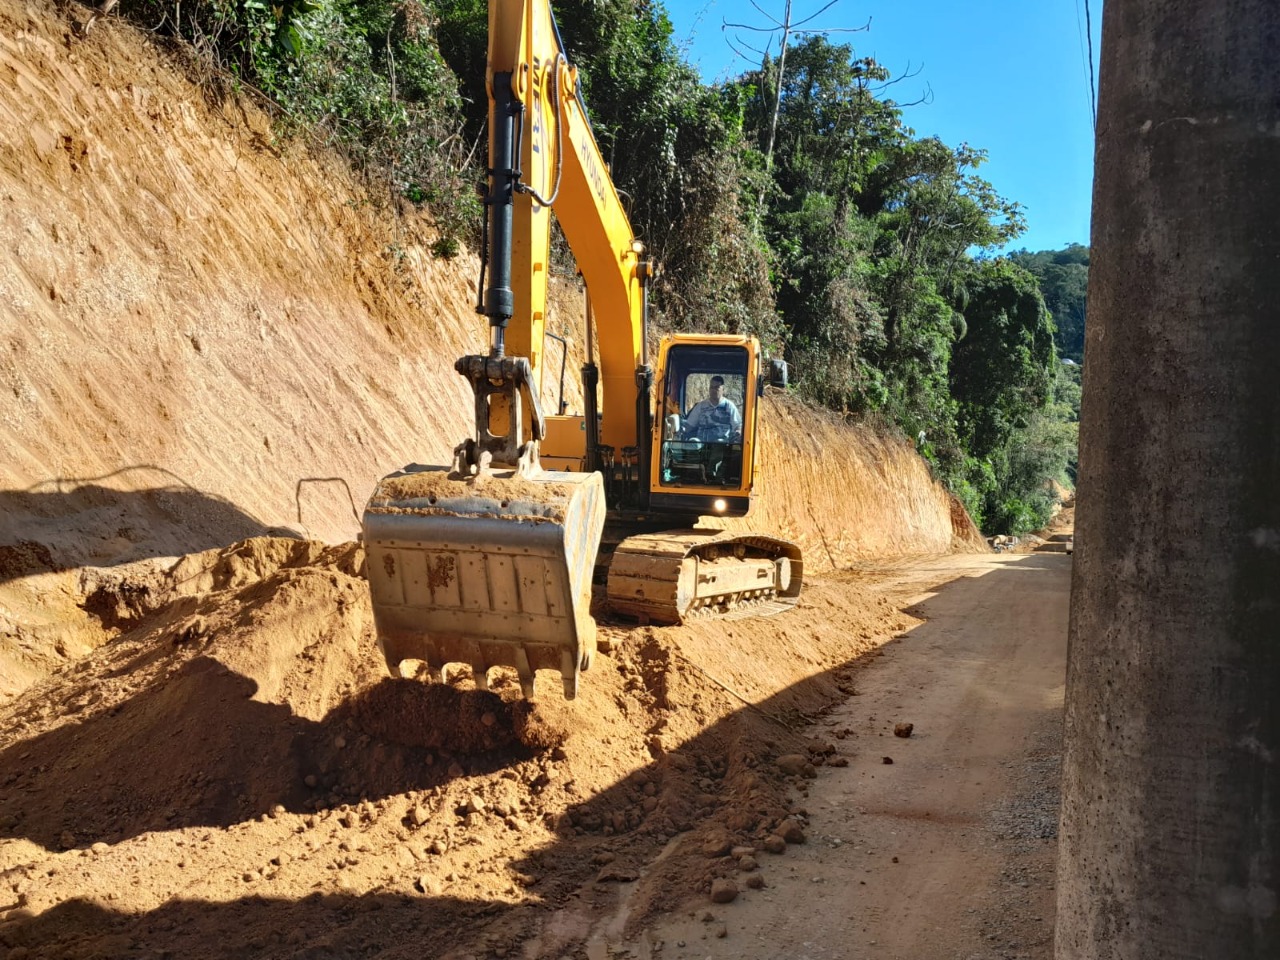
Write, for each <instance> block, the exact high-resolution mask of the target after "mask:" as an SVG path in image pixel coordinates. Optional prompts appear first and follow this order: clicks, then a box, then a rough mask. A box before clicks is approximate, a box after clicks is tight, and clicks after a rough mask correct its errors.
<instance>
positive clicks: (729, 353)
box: [659, 345, 748, 489]
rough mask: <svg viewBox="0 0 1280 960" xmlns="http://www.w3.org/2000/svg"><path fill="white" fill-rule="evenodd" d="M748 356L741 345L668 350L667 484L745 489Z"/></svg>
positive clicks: (663, 474)
mask: <svg viewBox="0 0 1280 960" xmlns="http://www.w3.org/2000/svg"><path fill="white" fill-rule="evenodd" d="M747 360H748V357H747V351H746V349H745V348H742V347H733V346H730V347H706V346H696V345H688V346H684V345H681V346H676V347H672V348H671V350H669V351H668V353H667V370H666V377H665V379H664V382H663V390H662V402H663V409H662V425H661V429H662V459H661V464H660V473H659V482H660V483H661V484H662V485H663V486H699V487H702V486H722V487H726V488H735V489H736V488H739V487H741V485H742V431H743V426H744V421H743V416H744V411H745V409H746V399H747V394H746V391H747Z"/></svg>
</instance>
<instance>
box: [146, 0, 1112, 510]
mask: <svg viewBox="0 0 1280 960" xmlns="http://www.w3.org/2000/svg"><path fill="white" fill-rule="evenodd" d="M131 4H132V6H131ZM122 6H123V7H124V9H125V11H126V12H131V13H132V14H133V15H134V16H135V17H136V18H137V19H138V20H139V21H140V22H145V23H147V24H148V25H149V26H152V27H153V28H154V27H156V25H157V24H158V25H159V29H160V30H161V31H163V32H167V33H168V34H170V35H174V36H177V37H180V38H182V39H184V40H186V41H188V42H190V43H191V44H192V46H193V47H194V48H195V49H196V50H197V51H198V52H200V53H202V54H203V57H204V60H205V62H208V63H211V64H213V65H215V66H216V67H218V68H219V69H220V70H221V71H222V73H221V75H222V76H230V77H231V78H233V82H238V83H243V84H248V85H252V86H253V87H255V88H256V89H258V90H259V91H261V92H262V93H264V94H265V95H266V96H267V97H269V98H270V99H271V100H273V101H274V102H275V103H276V104H278V105H279V107H280V109H281V114H282V120H283V126H284V128H286V129H288V128H292V129H295V130H305V131H307V132H308V133H309V134H311V135H313V136H320V137H322V138H323V139H325V140H326V141H327V142H328V143H330V144H332V145H334V146H337V147H339V148H340V149H342V150H344V151H345V152H347V153H348V155H350V156H351V157H352V159H353V160H354V161H355V162H356V163H357V166H358V167H359V168H361V169H363V170H364V171H365V172H366V174H367V175H368V176H369V177H370V180H371V182H373V183H375V184H376V185H378V186H379V188H385V189H386V190H387V191H389V192H390V193H391V194H394V195H396V196H399V197H405V198H408V199H410V200H412V201H414V202H418V203H422V204H425V205H427V207H428V208H429V209H430V210H431V212H432V213H433V215H434V216H435V218H436V220H437V223H438V224H439V226H440V229H441V240H440V242H439V244H438V252H439V253H441V254H442V255H449V254H450V253H452V252H453V251H455V250H456V249H457V248H458V246H459V245H460V244H462V243H474V241H475V238H476V230H477V228H478V225H479V222H480V213H479V210H478V206H477V201H476V195H477V193H476V185H477V184H478V183H481V182H482V181H483V166H484V161H485V157H484V124H485V113H486V109H487V106H486V98H485V93H484V57H485V47H486V39H485V34H486V29H487V3H486V0H284V2H283V3H281V4H276V3H275V2H274V0H273V3H271V4H267V3H266V2H264V0H212V2H210V3H206V4H191V5H181V4H178V3H176V2H173V3H171V0H124V3H123V4H122ZM554 7H555V10H556V13H557V18H558V20H559V22H560V23H561V25H562V27H563V32H564V34H565V37H564V39H565V43H566V45H567V47H568V53H569V56H570V59H571V60H572V61H573V62H575V63H576V64H578V66H579V67H580V68H581V71H582V80H583V86H584V94H585V97H586V100H587V103H588V104H589V106H590V109H591V114H592V120H593V124H594V126H595V129H596V132H597V137H598V139H599V141H600V145H601V148H602V150H603V152H604V155H605V157H606V159H607V160H608V161H609V162H610V164H611V167H612V173H613V177H614V179H615V180H616V181H617V183H618V185H619V187H620V188H621V189H622V190H623V191H624V192H625V194H626V196H627V197H628V198H630V202H631V210H630V212H631V216H632V220H633V223H634V225H635V227H636V230H637V233H638V234H639V235H640V236H641V237H642V238H643V239H644V240H645V242H646V243H647V244H648V246H649V248H650V250H651V251H652V252H653V253H654V254H655V255H656V257H657V258H658V259H659V260H661V261H662V262H663V263H664V266H665V272H664V275H663V279H662V281H661V283H660V286H659V289H657V290H656V291H655V297H654V301H655V316H656V320H657V322H658V323H659V324H661V325H663V326H665V327H667V328H669V329H681V328H683V329H697V330H704V331H706V330H709V331H739V332H751V333H754V334H756V335H757V336H759V337H760V338H761V339H762V340H763V341H765V342H766V343H767V344H769V345H770V346H771V348H772V349H773V350H775V351H776V352H785V354H786V356H787V358H788V359H789V360H790V362H791V364H792V368H793V377H794V382H795V383H796V384H797V387H798V388H799V389H800V390H801V391H802V392H803V393H804V394H805V395H806V396H807V397H808V398H810V399H811V400H813V401H814V402H817V403H820V404H823V405H825V406H827V407H830V408H832V409H835V410H839V411H843V412H845V413H847V414H849V415H851V416H862V417H870V418H877V419H879V420H882V421H886V422H891V423H893V424H896V425H897V426H898V427H900V428H901V429H902V430H903V431H904V432H905V433H906V434H907V435H908V436H909V437H911V438H913V440H914V441H915V442H916V443H917V445H918V448H919V449H920V451H921V453H922V454H923V455H924V456H925V457H926V458H927V459H928V460H929V462H930V463H932V464H933V466H934V467H935V469H936V470H937V472H938V474H939V476H940V477H941V478H942V479H943V480H944V481H945V482H946V483H947V484H948V486H949V487H950V488H951V489H952V490H954V491H955V492H956V493H957V495H958V496H959V497H960V498H961V499H962V500H963V501H964V503H965V505H966V506H967V507H968V508H969V510H970V511H971V513H972V514H973V516H974V518H975V520H977V521H978V522H979V524H980V525H981V526H982V527H983V529H984V530H986V531H987V532H989V533H1008V532H1013V533H1017V532H1022V531H1025V530H1029V529H1033V528H1035V527H1036V526H1038V525H1040V524H1041V523H1042V522H1043V521H1044V520H1045V519H1046V518H1047V516H1048V512H1049V510H1050V508H1051V505H1052V504H1051V500H1052V497H1051V494H1050V492H1049V481H1050V480H1051V479H1056V480H1059V481H1062V482H1066V483H1069V482H1070V470H1069V467H1070V465H1071V462H1072V461H1073V459H1074V451H1075V445H1076V441H1075V424H1074V419H1075V410H1077V409H1078V397H1079V384H1078V376H1076V375H1077V374H1078V367H1076V368H1072V367H1065V368H1064V367H1063V366H1062V365H1061V364H1060V362H1059V351H1062V352H1063V353H1065V354H1067V355H1069V356H1073V357H1074V358H1075V359H1077V360H1079V359H1081V354H1082V350H1083V345H1082V328H1083V309H1084V302H1083V279H1082V278H1083V276H1084V271H1087V264H1088V254H1087V250H1085V249H1084V248H1079V247H1073V248H1069V249H1068V250H1067V251H1064V252H1063V253H1062V254H1050V253H1037V254H1031V253H1026V252H1025V251H1024V252H1022V253H1019V254H1017V255H1015V256H1013V257H1010V258H999V257H997V256H996V255H995V251H997V250H999V249H1000V248H1002V247H1003V246H1005V245H1007V244H1008V243H1009V242H1010V241H1012V240H1014V239H1015V238H1016V237H1017V236H1018V235H1019V234H1020V233H1021V231H1022V228H1023V219H1022V214H1021V211H1020V209H1019V207H1018V205H1017V204H1016V203H1012V202H1010V201H1008V200H1006V199H1004V198H1002V197H1000V196H999V195H998V194H997V193H996V192H995V190H994V189H993V188H992V187H991V185H990V184H989V183H988V182H986V181H985V180H983V179H982V177H981V176H980V175H979V173H978V171H979V170H980V168H981V166H982V164H983V162H984V160H985V155H984V154H983V152H982V151H981V150H977V149H974V148H972V147H969V146H967V145H961V146H959V147H951V146H948V145H946V144H944V143H942V142H940V141H939V140H937V139H934V138H920V137H917V136H916V135H915V134H914V132H913V131H912V130H911V129H910V128H909V127H908V126H907V125H906V123H905V122H904V119H903V113H902V108H901V107H900V106H899V105H898V104H896V103H895V101H894V100H893V99H892V98H891V97H890V96H889V93H890V92H891V89H892V86H891V85H892V82H893V78H891V77H890V75H889V72H888V71H887V70H886V69H885V68H884V67H882V66H881V65H880V64H878V63H876V62H875V61H874V60H872V59H869V58H866V57H862V56H859V55H858V54H857V52H856V51H855V50H854V49H853V48H852V47H850V46H847V45H841V44H836V43H832V42H831V41H830V40H829V39H828V38H826V37H823V36H821V35H808V36H805V37H803V38H802V39H800V40H799V41H798V42H794V43H793V45H792V46H791V47H790V48H789V49H788V51H787V57H786V62H785V71H783V72H782V73H781V75H779V74H780V71H779V64H778V62H777V61H776V60H774V59H772V58H769V57H765V58H764V59H763V62H762V63H761V65H760V66H759V68H758V69H753V70H749V71H747V72H745V73H743V74H742V75H741V76H738V77H736V78H734V79H732V80H730V81H728V82H725V83H721V84H716V85H707V84H704V83H702V82H701V80H700V79H699V77H698V75H697V73H696V72H695V71H694V70H693V68H692V67H690V66H689V65H688V64H687V63H686V62H685V60H684V59H683V57H682V56H681V54H680V52H679V51H678V50H677V48H676V46H675V45H674V43H673V41H672V37H671V25H670V22H669V21H668V19H667V17H666V14H665V12H664V10H663V8H662V7H661V5H659V4H654V3H651V2H647V0H556V2H555V3H554ZM1042 291H1044V292H1045V293H1048V294H1049V295H1050V296H1051V297H1053V298H1054V299H1053V301H1052V302H1053V304H1054V308H1055V309H1056V310H1057V311H1059V317H1060V322H1061V324H1062V330H1063V331H1064V332H1065V333H1066V334H1067V336H1066V338H1065V340H1060V341H1059V342H1058V343H1057V344H1055V325H1054V320H1053V318H1052V316H1051V314H1050V309H1049V308H1048V307H1047V306H1046V301H1045V295H1044V294H1042Z"/></svg>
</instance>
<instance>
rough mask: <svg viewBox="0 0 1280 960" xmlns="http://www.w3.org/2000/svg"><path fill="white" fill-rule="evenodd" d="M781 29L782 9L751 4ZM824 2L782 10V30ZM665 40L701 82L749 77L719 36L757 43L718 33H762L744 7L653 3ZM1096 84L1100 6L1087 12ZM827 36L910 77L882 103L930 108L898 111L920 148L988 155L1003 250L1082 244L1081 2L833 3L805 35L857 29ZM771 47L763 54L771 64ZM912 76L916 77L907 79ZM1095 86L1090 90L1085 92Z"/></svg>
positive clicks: (1085, 206)
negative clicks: (1012, 225)
mask: <svg viewBox="0 0 1280 960" xmlns="http://www.w3.org/2000/svg"><path fill="white" fill-rule="evenodd" d="M756 2H757V3H758V4H759V6H760V8H761V9H763V10H765V11H768V12H769V13H770V14H772V15H774V16H775V17H776V18H778V19H781V17H782V10H783V6H784V0H756ZM825 2H826V0H793V4H792V20H793V21H796V20H801V19H804V18H805V17H808V16H809V15H811V14H813V13H815V12H816V11H818V10H819V9H821V8H822V6H823V5H824V3H825ZM665 5H666V8H667V11H668V13H669V14H670V16H671V21H672V24H673V25H674V26H675V34H674V38H675V40H676V43H677V44H678V45H680V46H681V47H682V48H683V49H684V50H685V54H686V56H687V57H688V59H689V61H690V62H691V63H693V64H695V65H696V66H697V67H698V69H699V70H700V71H701V72H702V76H703V79H704V80H706V81H707V82H712V81H715V80H719V79H724V78H726V77H730V76H735V75H737V74H738V73H741V72H743V71H745V70H748V69H751V68H753V67H754V66H755V63H754V62H748V61H747V60H744V59H742V58H740V57H738V56H736V55H735V54H734V52H733V50H732V49H731V48H730V46H729V44H728V42H727V41H726V36H728V35H729V34H730V33H732V34H734V35H736V36H737V37H739V38H741V39H742V40H745V41H746V42H748V43H751V44H752V45H754V46H756V47H757V48H759V47H761V46H762V45H763V43H764V42H766V40H767V37H765V35H764V34H760V33H754V32H751V31H746V30H732V31H722V29H721V24H722V22H724V21H726V20H727V21H729V22H738V23H748V24H751V25H754V26H764V25H766V24H767V23H768V21H767V20H766V18H765V17H764V16H763V15H762V14H761V13H759V12H758V11H757V10H756V9H754V8H753V7H752V5H751V2H750V0H665ZM1089 13H1090V19H1091V21H1092V24H1093V34H1094V37H1093V55H1094V71H1095V77H1096V71H1097V57H1098V51H1099V38H1100V36H1101V26H1102V0H1089ZM868 19H870V21H871V27H870V29H869V30H866V31H863V32H858V33H836V32H832V33H831V34H830V35H829V36H830V39H831V40H832V41H833V42H837V43H851V44H853V47H854V50H855V52H856V53H857V54H858V55H859V56H863V55H869V56H873V57H875V58H876V59H877V60H878V61H880V63H882V64H883V65H884V66H886V67H888V68H889V70H890V71H892V73H893V74H894V75H895V76H897V75H899V74H902V73H904V72H906V71H907V70H908V68H909V69H910V71H911V72H912V73H916V76H914V77H912V78H910V79H906V80H903V81H902V82H901V83H899V84H896V85H895V86H893V87H891V88H890V92H889V93H888V94H887V95H888V96H891V97H892V98H893V99H895V100H897V101H899V102H909V101H911V100H916V99H918V98H919V97H921V96H922V95H923V94H924V93H925V92H926V90H927V91H930V92H931V102H930V103H928V104H921V105H919V106H914V107H910V108H908V109H907V110H906V113H905V116H906V121H907V123H908V124H909V125H910V126H911V127H912V128H914V129H915V131H916V133H917V134H919V135H921V136H932V135H936V136H938V137H940V138H941V139H942V140H943V141H944V142H945V143H948V144H950V145H952V146H955V145H957V144H959V143H961V142H967V143H969V144H970V145H971V146H974V147H978V148H981V149H984V150H986V151H987V153H988V161H987V163H986V164H985V165H984V166H983V167H982V168H981V169H980V170H979V171H978V172H979V174H980V175H981V176H984V177H986V179H987V180H989V181H991V183H992V184H994V186H995V188H996V190H997V191H998V192H999V193H1000V194H1001V195H1002V196H1004V197H1006V198H1007V199H1010V200H1016V201H1017V202H1018V203H1020V204H1022V206H1023V207H1024V208H1025V212H1026V217H1027V231H1026V233H1024V234H1023V235H1022V237H1020V238H1019V239H1018V240H1016V241H1015V242H1014V243H1013V244H1012V247H1013V248H1015V249H1016V248H1018V247H1026V248H1027V249H1029V250H1056V249H1059V248H1061V247H1063V246H1065V245H1067V244H1068V243H1088V242H1089V200H1090V191H1091V189H1092V182H1093V121H1092V118H1091V115H1090V107H1089V96H1090V94H1089V68H1088V59H1087V56H1086V52H1085V33H1084V23H1085V0H970V2H968V3H958V2H955V0H838V2H837V3H836V4H835V5H834V6H833V7H832V8H831V9H830V10H828V11H827V12H826V13H824V14H822V15H821V16H820V17H818V18H817V19H815V20H814V21H812V22H811V23H809V24H806V28H812V27H820V28H828V29H833V28H839V27H846V28H847V27H861V26H863V25H864V24H866V23H867V21H868ZM777 48H778V44H777V40H776V39H774V41H773V46H772V50H773V51H774V52H775V53H776V51H777ZM917 71H918V73H917ZM1095 82H1096V80H1095Z"/></svg>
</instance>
